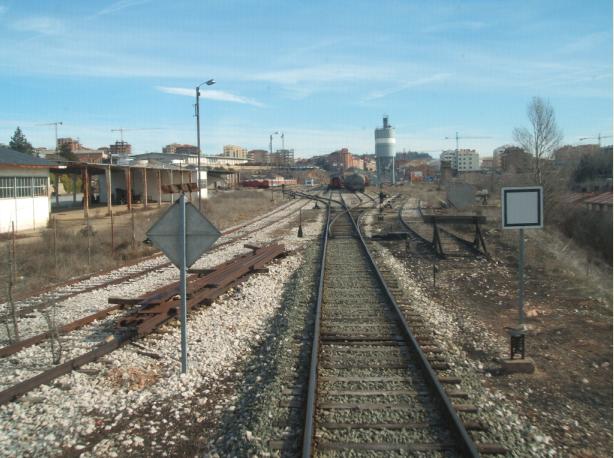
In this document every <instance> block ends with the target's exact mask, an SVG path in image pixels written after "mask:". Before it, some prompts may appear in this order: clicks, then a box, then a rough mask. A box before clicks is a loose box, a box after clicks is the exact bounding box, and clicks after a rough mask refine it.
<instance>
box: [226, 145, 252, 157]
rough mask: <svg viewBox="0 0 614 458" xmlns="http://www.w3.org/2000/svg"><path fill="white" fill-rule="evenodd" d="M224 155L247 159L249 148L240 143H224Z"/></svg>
mask: <svg viewBox="0 0 614 458" xmlns="http://www.w3.org/2000/svg"><path fill="white" fill-rule="evenodd" d="M224 156H227V157H237V158H239V159H247V148H243V147H241V146H238V145H224Z"/></svg>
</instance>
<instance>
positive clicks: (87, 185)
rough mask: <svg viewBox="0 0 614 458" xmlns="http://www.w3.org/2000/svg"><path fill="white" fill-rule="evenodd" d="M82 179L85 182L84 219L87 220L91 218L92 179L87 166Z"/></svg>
mask: <svg viewBox="0 0 614 458" xmlns="http://www.w3.org/2000/svg"><path fill="white" fill-rule="evenodd" d="M81 177H82V178H81V181H82V182H83V217H84V218H85V219H86V220H87V219H89V217H90V178H89V174H88V173H87V165H86V166H85V167H84V168H83V172H82V175H81Z"/></svg>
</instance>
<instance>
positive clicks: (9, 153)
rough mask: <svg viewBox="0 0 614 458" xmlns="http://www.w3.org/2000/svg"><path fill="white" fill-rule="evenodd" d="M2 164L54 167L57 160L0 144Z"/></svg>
mask: <svg viewBox="0 0 614 458" xmlns="http://www.w3.org/2000/svg"><path fill="white" fill-rule="evenodd" d="M0 165H16V166H20V167H27V166H32V167H54V166H57V165H58V164H57V162H51V161H48V160H46V159H41V158H40V157H36V156H31V155H29V154H26V153H20V152H19V151H15V150H14V149H11V148H7V147H6V146H0Z"/></svg>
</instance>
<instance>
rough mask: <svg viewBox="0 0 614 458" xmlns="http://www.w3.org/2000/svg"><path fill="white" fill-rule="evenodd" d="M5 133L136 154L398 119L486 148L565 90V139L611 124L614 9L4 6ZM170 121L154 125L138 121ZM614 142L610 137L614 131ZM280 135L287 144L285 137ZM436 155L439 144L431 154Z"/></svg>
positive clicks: (368, 134) (294, 136) (322, 4)
mask: <svg viewBox="0 0 614 458" xmlns="http://www.w3.org/2000/svg"><path fill="white" fill-rule="evenodd" d="M0 43H1V45H0V69H1V72H0V142H4V143H8V140H9V138H10V136H11V135H12V133H13V131H14V130H15V127H16V126H17V125H20V126H21V127H22V129H23V130H24V132H25V133H26V135H27V137H28V139H29V140H30V141H31V142H32V143H33V144H34V145H35V146H47V147H52V146H53V143H54V133H53V128H52V127H49V126H40V125H38V124H43V123H48V122H53V121H62V122H63V125H62V126H60V130H59V134H60V136H72V137H79V138H80V140H81V142H82V143H83V144H84V145H86V146H88V147H93V148H96V147H100V146H105V145H108V144H109V143H112V142H114V141H115V140H116V139H118V134H117V133H116V132H111V131H110V130H111V129H114V128H119V127H123V128H126V129H135V130H132V131H126V132H125V133H124V137H125V140H127V141H129V142H130V143H132V145H133V148H134V151H135V152H146V151H160V150H161V148H162V146H163V145H165V144H168V143H172V142H179V143H192V144H195V143H196V129H195V118H194V117H193V114H194V110H193V103H194V86H196V85H197V84H199V83H201V82H202V81H205V80H207V79H209V78H215V79H216V81H217V84H215V85H214V86H211V87H207V88H205V89H203V91H202V94H203V95H202V98H201V114H202V147H203V151H204V152H205V153H206V154H216V153H219V152H221V150H222V146H223V145H224V144H239V145H242V146H244V147H247V148H250V149H251V148H268V139H269V134H270V133H271V132H273V131H280V132H281V131H283V132H285V138H286V145H287V146H288V147H291V148H294V149H295V150H296V152H297V153H298V154H299V155H300V156H304V157H307V156H311V155H313V154H324V153H328V152H331V151H333V150H336V149H338V148H341V147H349V148H350V151H352V152H355V153H370V152H373V150H374V145H373V143H374V141H373V129H374V128H375V127H376V126H378V125H379V124H380V123H381V118H382V115H383V114H384V113H386V114H388V115H389V117H390V122H391V124H392V125H393V126H394V127H396V131H397V147H398V148H397V149H398V150H399V151H401V150H403V149H407V150H414V151H416V150H419V151H437V152H438V151H441V150H442V149H447V148H453V147H454V142H453V141H449V140H445V137H446V136H454V134H455V132H459V135H461V136H481V137H490V138H486V139H466V140H461V142H460V145H461V147H470V148H475V149H477V150H478V151H479V152H480V154H481V155H482V156H488V155H490V154H491V152H492V149H493V148H494V147H496V146H499V145H502V144H505V143H511V142H512V136H511V134H512V130H513V129H514V127H519V126H525V125H526V124H527V117H526V106H527V103H528V102H529V101H530V99H531V97H532V96H535V95H536V96H541V97H544V98H547V99H549V100H550V102H551V103H552V105H553V106H554V109H555V112H556V115H557V120H558V123H559V126H560V127H561V128H562V130H563V132H564V135H565V142H566V143H571V144H576V143H578V142H579V138H580V137H584V136H593V135H595V136H596V135H597V134H598V133H599V132H601V133H602V134H604V135H611V133H612V3H611V1H610V0H591V1H588V2H582V1H579V0H577V1H564V0H552V1H548V0H539V1H529V0H523V1H513V0H507V1H498V0H483V1H470V0H463V1H460V0H459V1H426V0H422V1H409V0H405V1H394V0H390V1H386V2H378V1H375V0H374V1H359V0H353V1H318V0H312V1H309V2H302V1H301V2H299V1H291V0H280V1H268V0H262V1H257V0H253V1H247V0H245V1H240V0H236V1H235V0H218V1H204V0H201V1H196V0H195V1H187V0H186V1H181V0H177V1H168V0H167V1H162V0H119V1H113V0H108V1H103V0H96V1H87V2H83V1H44V2H43V1H27V0H0ZM139 128H140V129H145V128H156V129H155V130H136V129H139ZM607 141H611V139H608V140H607ZM274 147H275V148H277V147H280V140H279V138H278V137H277V138H276V139H275V140H274ZM433 154H434V155H438V154H437V153H433Z"/></svg>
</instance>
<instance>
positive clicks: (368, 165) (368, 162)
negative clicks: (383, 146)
mask: <svg viewBox="0 0 614 458" xmlns="http://www.w3.org/2000/svg"><path fill="white" fill-rule="evenodd" d="M363 162H364V168H365V170H368V171H369V172H375V171H376V170H377V164H376V162H375V160H373V159H364V161H363Z"/></svg>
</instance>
